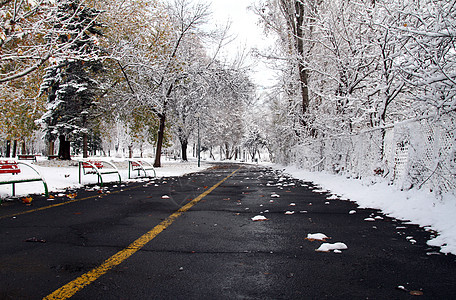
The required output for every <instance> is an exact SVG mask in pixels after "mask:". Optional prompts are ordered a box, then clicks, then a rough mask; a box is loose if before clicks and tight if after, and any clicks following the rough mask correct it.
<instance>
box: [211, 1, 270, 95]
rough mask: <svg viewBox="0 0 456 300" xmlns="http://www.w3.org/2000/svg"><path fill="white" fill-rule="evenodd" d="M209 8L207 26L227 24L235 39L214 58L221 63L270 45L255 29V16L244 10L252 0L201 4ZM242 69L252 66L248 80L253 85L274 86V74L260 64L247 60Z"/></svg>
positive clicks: (267, 39) (261, 31)
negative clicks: (208, 23)
mask: <svg viewBox="0 0 456 300" xmlns="http://www.w3.org/2000/svg"><path fill="white" fill-rule="evenodd" d="M204 1H206V2H207V3H210V4H211V9H212V12H213V15H212V21H211V24H217V25H218V26H223V25H225V24H226V23H227V22H228V21H230V22H231V28H230V34H231V35H232V36H233V38H235V40H234V41H233V42H231V43H230V44H228V45H227V46H226V47H225V49H224V50H223V51H222V53H221V55H220V56H219V57H218V58H219V59H220V60H221V61H223V60H224V58H226V59H227V60H228V61H231V60H234V59H235V58H236V56H237V54H238V53H239V52H243V51H245V52H246V53H249V52H250V51H251V49H252V48H259V49H266V48H267V47H268V45H271V44H272V43H273V41H272V38H270V37H269V38H268V37H266V36H265V35H264V33H263V28H261V27H260V26H259V25H258V16H257V15H255V13H254V12H253V11H251V10H249V9H248V8H247V7H248V6H249V5H253V3H254V0H204ZM245 65H252V72H251V76H252V79H253V81H254V82H255V83H256V84H258V85H260V86H263V87H268V86H271V85H272V84H273V82H274V79H273V78H274V75H273V74H274V72H273V71H272V70H270V69H268V68H267V67H266V66H265V65H264V64H263V63H262V62H261V61H256V60H254V59H253V58H252V57H247V59H246V62H245Z"/></svg>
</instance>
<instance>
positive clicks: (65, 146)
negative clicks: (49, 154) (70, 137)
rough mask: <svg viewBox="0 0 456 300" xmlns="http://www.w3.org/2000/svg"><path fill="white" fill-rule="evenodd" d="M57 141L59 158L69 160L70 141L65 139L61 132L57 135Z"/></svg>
mask: <svg viewBox="0 0 456 300" xmlns="http://www.w3.org/2000/svg"><path fill="white" fill-rule="evenodd" d="M59 142H60V143H59V158H60V159H61V160H71V155H70V142H69V141H67V140H66V138H65V136H64V135H63V134H62V135H60V136H59Z"/></svg>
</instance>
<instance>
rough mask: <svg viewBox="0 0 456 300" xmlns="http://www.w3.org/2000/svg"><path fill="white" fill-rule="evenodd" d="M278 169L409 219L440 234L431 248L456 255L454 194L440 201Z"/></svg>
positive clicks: (379, 183)
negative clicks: (438, 248) (434, 247)
mask: <svg viewBox="0 0 456 300" xmlns="http://www.w3.org/2000/svg"><path fill="white" fill-rule="evenodd" d="M273 167H274V168H275V169H280V170H285V173H287V174H289V175H291V176H293V177H295V178H297V179H301V180H305V181H311V182H313V183H315V184H317V185H319V186H321V187H322V188H323V189H326V190H329V191H330V192H331V193H333V194H335V195H337V196H339V197H341V198H342V199H344V198H345V199H347V200H350V201H354V202H356V203H357V204H358V205H359V207H361V208H374V209H380V210H382V212H383V213H384V214H385V215H387V216H390V217H393V218H396V219H400V220H409V223H411V224H417V225H419V226H421V227H424V228H425V229H427V230H432V231H436V232H438V236H437V237H435V238H433V239H431V240H429V241H428V245H431V246H437V247H440V248H441V252H443V253H452V254H456V197H455V195H454V194H452V195H451V194H448V195H445V196H444V197H443V198H442V199H437V198H436V197H435V195H434V194H432V193H428V192H426V191H424V190H409V191H400V190H399V189H398V188H397V187H395V186H393V185H388V183H387V182H384V181H383V182H382V181H377V182H375V183H373V182H372V181H369V180H358V179H349V178H345V177H343V176H339V175H331V174H327V173H323V172H308V171H305V170H302V169H298V168H296V167H290V166H289V167H282V166H278V165H273Z"/></svg>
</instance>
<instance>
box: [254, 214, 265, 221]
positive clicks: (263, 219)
mask: <svg viewBox="0 0 456 300" xmlns="http://www.w3.org/2000/svg"><path fill="white" fill-rule="evenodd" d="M266 220H267V218H266V217H265V216H262V215H258V216H255V217H253V218H252V221H266Z"/></svg>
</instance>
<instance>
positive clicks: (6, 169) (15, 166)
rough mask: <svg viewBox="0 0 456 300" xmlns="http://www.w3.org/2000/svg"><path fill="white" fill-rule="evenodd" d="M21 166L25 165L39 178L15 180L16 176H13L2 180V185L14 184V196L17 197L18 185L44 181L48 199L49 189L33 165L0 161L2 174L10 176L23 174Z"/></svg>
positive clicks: (0, 182) (0, 179) (18, 178)
mask: <svg viewBox="0 0 456 300" xmlns="http://www.w3.org/2000/svg"><path fill="white" fill-rule="evenodd" d="M19 165H25V166H27V167H29V168H30V169H32V170H33V171H34V172H35V173H36V174H38V176H39V178H38V177H35V178H24V177H19V176H18V177H17V178H13V177H16V176H11V177H9V178H0V184H12V185H13V196H15V195H16V183H22V182H33V181H42V182H43V185H44V194H45V195H46V197H48V196H49V192H48V187H47V184H46V181H45V180H44V178H43V176H41V174H40V172H39V171H38V170H37V169H36V168H35V167H33V166H32V165H30V164H28V163H24V162H19V161H14V160H0V174H10V175H18V174H19V173H21V169H20V168H19Z"/></svg>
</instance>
